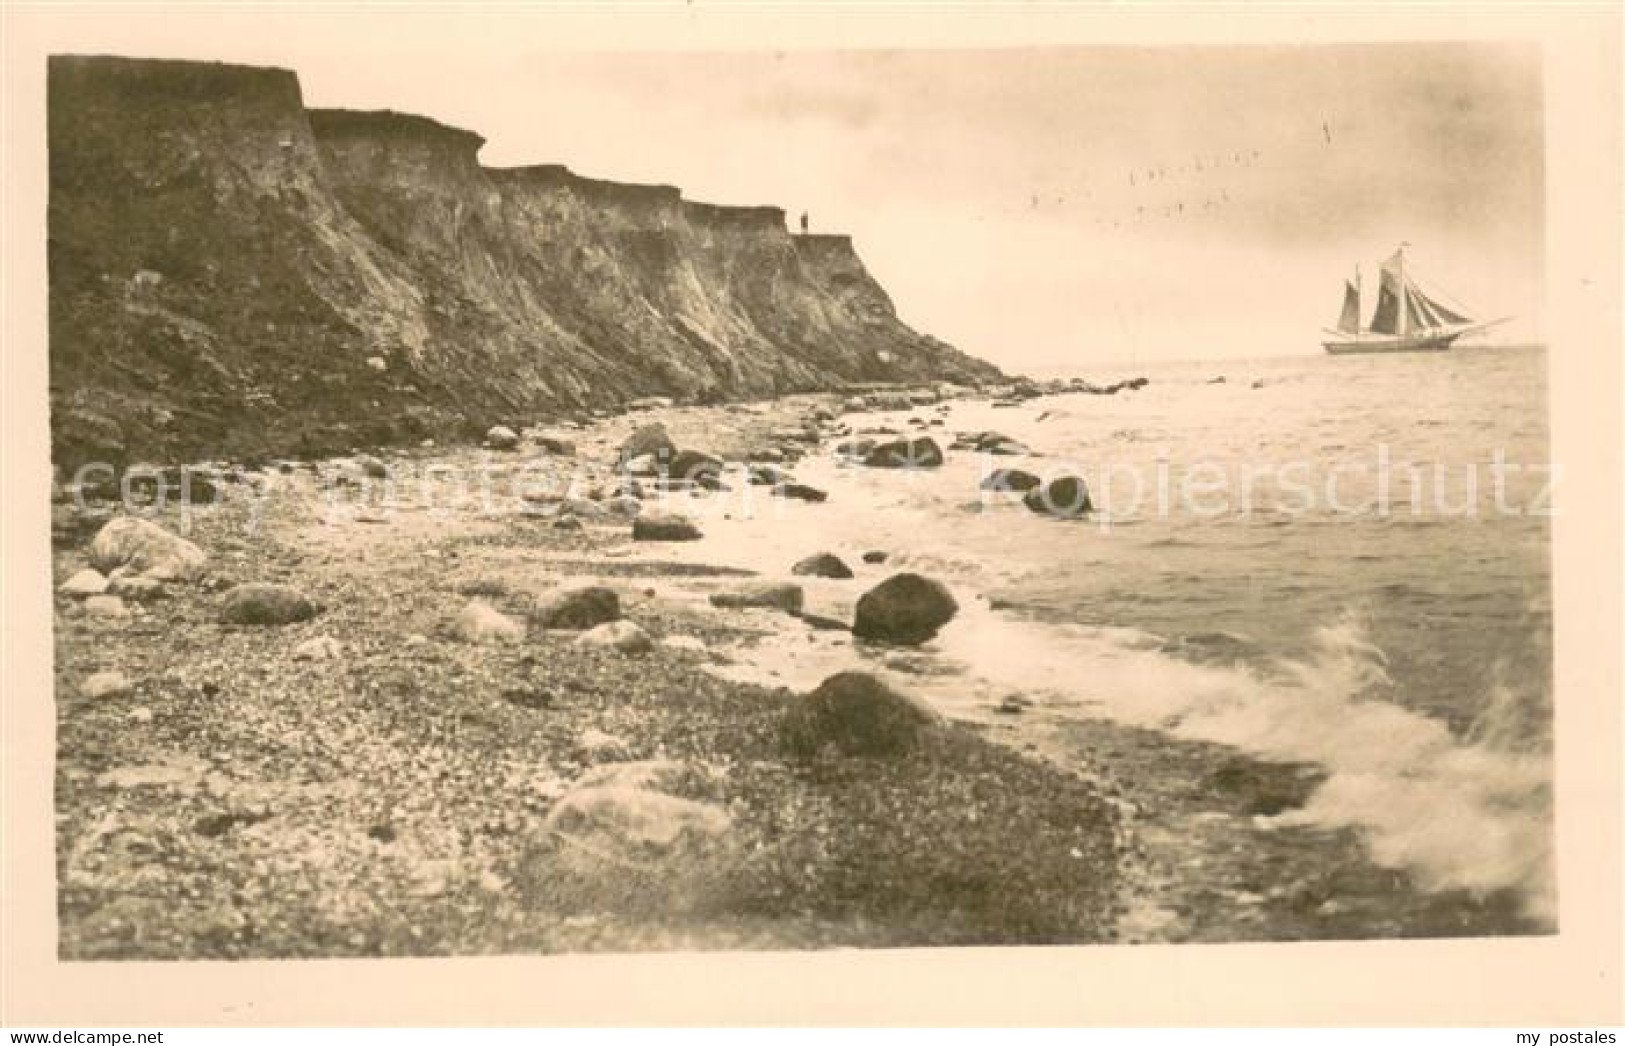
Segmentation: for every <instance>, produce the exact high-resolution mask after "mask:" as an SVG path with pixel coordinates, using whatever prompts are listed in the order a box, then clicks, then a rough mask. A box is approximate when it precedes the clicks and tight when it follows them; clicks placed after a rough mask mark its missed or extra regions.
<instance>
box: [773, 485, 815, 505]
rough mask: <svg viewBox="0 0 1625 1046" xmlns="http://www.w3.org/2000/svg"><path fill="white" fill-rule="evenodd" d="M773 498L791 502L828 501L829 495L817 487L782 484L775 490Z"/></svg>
mask: <svg viewBox="0 0 1625 1046" xmlns="http://www.w3.org/2000/svg"><path fill="white" fill-rule="evenodd" d="M773 496H774V497H776V498H785V499H787V500H790V501H812V502H820V501H828V500H829V494H828V492H826V491H822V490H819V489H818V488H817V487H809V486H808V485H807V484H805V483H780V484H779V485H778V486H776V487H774V488H773Z"/></svg>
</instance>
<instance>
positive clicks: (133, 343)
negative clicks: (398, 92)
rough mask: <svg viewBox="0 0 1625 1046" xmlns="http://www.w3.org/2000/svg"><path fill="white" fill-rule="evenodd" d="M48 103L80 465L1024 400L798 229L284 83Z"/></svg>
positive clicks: (260, 81) (223, 83)
mask: <svg viewBox="0 0 1625 1046" xmlns="http://www.w3.org/2000/svg"><path fill="white" fill-rule="evenodd" d="M49 78H50V80H49V104H50V116H49V137H50V142H49V145H50V167H51V170H50V177H51V199H50V219H49V221H50V281H51V386H52V387H51V400H52V404H51V405H52V432H53V440H54V453H55V456H56V459H57V461H58V463H59V464H69V465H71V464H74V463H76V462H79V461H84V460H90V459H99V460H114V461H119V460H131V459H134V458H140V457H146V458H162V457H176V456H190V457H199V456H214V455H222V456H224V455H242V454H254V453H294V454H297V453H318V452H322V451H326V450H331V449H339V448H343V447H348V446H352V445H357V444H373V443H388V442H395V441H402V440H408V439H419V438H422V437H424V436H429V435H435V436H446V435H457V434H467V433H469V432H474V431H480V430H483V428H484V427H485V426H487V425H489V424H492V423H495V422H499V421H504V422H515V421H519V422H524V421H530V420H532V419H538V418H546V417H549V416H553V415H557V414H559V413H563V412H568V411H572V410H579V409H583V408H589V407H612V406H614V405H616V404H618V403H620V402H624V401H625V400H628V399H631V398H634V397H638V396H646V395H669V396H674V397H677V398H679V399H686V400H719V399H726V398H734V397H752V396H762V395H769V394H774V393H784V392H792V391H810V390H817V389H835V388H839V387H841V386H842V385H845V384H847V383H850V382H871V381H921V380H948V381H960V382H975V381H979V380H989V379H996V378H997V377H998V376H999V375H998V372H997V371H996V370H995V369H994V368H993V367H991V366H989V365H987V364H985V363H982V362H981V361H978V360H974V359H972V358H970V357H968V356H965V355H964V354H962V353H959V352H957V351H956V350H954V349H952V348H951V347H949V346H947V345H944V344H942V343H941V342H938V341H936V340H935V339H932V338H929V337H926V336H923V335H920V334H918V333H916V332H915V331H913V330H911V329H910V328H909V327H907V326H906V325H905V324H903V323H902V322H901V321H900V320H899V319H898V318H897V315H896V313H895V311H894V309H893V307H892V304H891V301H890V299H889V298H888V297H887V295H886V293H885V291H884V290H883V289H882V288H881V287H880V286H879V285H878V284H877V283H876V282H875V281H874V279H873V278H872V277H871V276H870V275H869V273H868V272H867V271H866V270H865V268H864V266H863V263H862V261H861V260H860V259H859V258H858V255H857V253H856V252H855V250H854V249H853V246H852V243H851V241H850V240H849V239H848V238H846V237H841V236H791V235H790V234H789V233H788V232H787V231H786V229H785V222H784V214H783V212H782V211H781V210H779V209H778V208H773V207H721V206H713V205H709V204H701V203H695V202H692V201H688V200H684V199H683V198H682V196H681V193H680V192H679V191H678V190H677V189H675V188H671V187H668V186H642V185H622V184H617V183H613V182H603V181H596V180H593V179H589V178H584V177H581V176H578V175H576V174H573V173H571V172H570V171H568V170H567V169H565V168H563V167H559V166H536V167H523V168H514V169H488V168H484V167H482V166H480V164H479V161H478V153H479V149H480V147H481V145H482V144H483V139H481V138H480V137H479V136H478V135H476V134H473V133H471V132H468V131H462V130H457V129H454V128H450V127H445V126H443V125H441V124H438V123H435V122H434V121H432V120H428V119H425V118H423V117H418V116H410V115H405V114H400V113H391V112H380V113H359V112H348V111H334V110H314V111H307V110H306V109H305V108H304V106H303V102H302V99H301V96H300V92H299V85H298V81H297V80H296V78H295V77H294V75H293V74H292V73H290V72H286V71H282V70H273V69H252V68H244V67H238V66H224V65H214V64H206V63H189V62H163V61H146V60H133V59H123V58H104V57H59V58H55V59H53V60H52V61H51V63H50V71H49Z"/></svg>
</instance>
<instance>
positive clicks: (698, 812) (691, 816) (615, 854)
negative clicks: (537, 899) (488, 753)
mask: <svg viewBox="0 0 1625 1046" xmlns="http://www.w3.org/2000/svg"><path fill="white" fill-rule="evenodd" d="M699 773H700V772H699V771H698V770H691V769H689V768H687V767H685V766H683V765H682V764H670V765H668V764H667V763H666V761H656V760H648V761H643V762H633V763H616V764H611V765H608V766H604V767H600V768H595V769H593V770H589V771H587V773H585V774H583V775H582V776H581V778H580V779H579V780H578V781H577V782H576V783H575V784H574V785H573V787H571V788H570V790H569V791H568V792H566V793H565V794H564V796H563V797H562V798H560V799H559V800H558V802H556V803H554V804H553V807H552V809H550V810H549V811H548V814H547V817H546V819H545V820H544V821H543V822H542V828H543V830H544V832H545V833H546V834H547V837H549V838H550V839H560V838H563V839H570V840H573V841H576V842H577V843H579V844H580V845H579V846H577V847H573V848H571V854H570V856H571V858H572V861H574V860H588V861H590V860H593V859H596V860H597V861H599V862H604V863H603V864H600V865H599V866H598V867H597V868H594V869H591V870H592V871H593V872H594V873H595V874H594V876H593V878H594V879H597V880H599V881H600V882H602V880H603V879H604V878H605V877H607V879H608V880H609V882H610V883H611V884H613V885H619V886H621V887H625V888H629V889H630V888H635V889H637V890H639V891H649V890H655V891H658V890H659V888H660V886H661V885H662V884H661V882H660V877H656V878H655V882H654V883H645V882H644V878H645V877H643V876H631V877H628V876H626V875H625V874H624V864H625V862H627V861H631V860H637V861H644V860H648V859H651V858H660V857H666V856H669V855H672V854H674V853H677V852H679V851H682V852H688V853H692V852H694V851H695V850H696V849H700V850H703V849H705V848H706V847H708V846H709V845H710V844H711V843H713V842H715V841H716V840H717V839H719V838H720V837H722V836H724V835H726V834H727V832H728V830H729V828H730V827H731V826H732V822H733V819H732V818H731V817H730V816H729V814H728V811H727V810H726V809H725V808H723V807H722V806H721V805H719V804H716V803H711V802H702V801H700V800H697V799H686V798H682V797H680V796H675V795H671V794H669V793H668V792H667V791H666V789H667V788H673V789H674V790H675V789H676V788H678V787H682V786H683V784H684V783H685V779H686V778H691V777H697V776H699ZM560 870H562V871H565V872H569V871H573V870H578V869H574V868H573V866H572V865H571V864H570V863H567V864H566V865H565V866H564V867H563V868H562V869H560ZM579 870H586V869H579Z"/></svg>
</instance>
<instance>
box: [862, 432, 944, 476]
mask: <svg viewBox="0 0 1625 1046" xmlns="http://www.w3.org/2000/svg"><path fill="white" fill-rule="evenodd" d="M942 461H943V457H942V448H941V447H939V446H937V441H936V440H934V439H932V438H931V437H930V436H920V437H917V438H915V439H898V440H889V441H887V442H885V443H877V444H875V446H874V447H873V448H872V449H871V450H870V451H869V453H867V454H865V455H864V457H863V463H864V464H865V465H868V466H869V467H870V468H883V469H921V468H936V467H937V466H938V465H941V464H942Z"/></svg>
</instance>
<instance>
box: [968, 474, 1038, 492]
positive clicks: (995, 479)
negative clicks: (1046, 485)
mask: <svg viewBox="0 0 1625 1046" xmlns="http://www.w3.org/2000/svg"><path fill="white" fill-rule="evenodd" d="M1042 483H1043V480H1041V479H1039V478H1038V477H1037V476H1035V475H1033V474H1032V473H1031V472H1024V471H1022V470H1021V469H994V470H993V471H992V472H990V473H988V474H987V478H986V479H983V480H982V489H983V490H993V491H999V492H1001V493H1025V492H1026V491H1029V490H1032V489H1034V488H1035V487H1038V486H1040V485H1041V484H1042Z"/></svg>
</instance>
